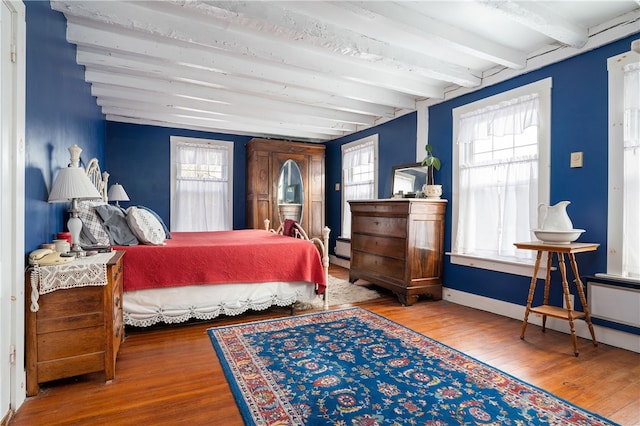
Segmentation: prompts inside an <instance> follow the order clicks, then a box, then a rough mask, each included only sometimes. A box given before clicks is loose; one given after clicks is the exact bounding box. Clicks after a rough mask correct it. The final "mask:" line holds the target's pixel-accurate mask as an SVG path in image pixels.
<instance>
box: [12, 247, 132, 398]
mask: <svg viewBox="0 0 640 426" xmlns="http://www.w3.org/2000/svg"><path fill="white" fill-rule="evenodd" d="M123 255H124V252H122V251H116V252H111V253H102V254H97V255H94V256H89V257H83V258H81V259H77V260H75V261H74V262H73V263H71V264H67V265H61V266H46V267H45V266H36V267H34V268H29V269H28V270H27V273H26V286H25V287H26V305H27V306H26V309H25V315H26V350H27V354H26V356H27V360H26V361H27V365H26V368H27V395H28V396H33V395H36V394H37V393H38V390H39V384H40V383H44V382H49V381H51V380H57V379H62V378H67V377H72V376H77V375H80V374H86V373H93V372H99V371H104V376H105V380H106V381H110V380H113V379H114V378H115V364H116V357H117V355H118V351H119V349H120V344H121V342H122V340H123V336H124V325H123V320H122V281H123V264H122V258H123ZM71 268H72V269H71ZM70 272H73V273H70Z"/></svg>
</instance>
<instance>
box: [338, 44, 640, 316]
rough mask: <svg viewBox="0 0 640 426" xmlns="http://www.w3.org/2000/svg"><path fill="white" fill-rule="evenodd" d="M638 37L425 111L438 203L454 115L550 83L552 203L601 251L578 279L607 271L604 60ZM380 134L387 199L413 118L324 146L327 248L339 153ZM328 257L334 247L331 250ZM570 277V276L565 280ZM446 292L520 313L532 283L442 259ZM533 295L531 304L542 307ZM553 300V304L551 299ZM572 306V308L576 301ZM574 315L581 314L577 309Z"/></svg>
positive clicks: (588, 258) (446, 193)
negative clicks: (576, 161) (577, 161)
mask: <svg viewBox="0 0 640 426" xmlns="http://www.w3.org/2000/svg"><path fill="white" fill-rule="evenodd" d="M637 37H638V36H637V35H635V36H631V37H627V38H625V39H623V40H620V41H617V42H614V43H611V44H609V45H606V46H603V47H601V48H599V49H595V50H593V51H590V52H587V53H584V54H582V55H579V56H576V57H573V58H570V59H567V60H564V61H562V62H559V63H556V64H553V65H549V66H547V67H544V68H542V69H540V70H536V71H533V72H530V73H528V74H525V75H522V76H519V77H515V78H513V79H510V80H508V81H505V82H502V83H499V84H496V85H494V86H491V87H488V88H484V89H482V90H479V91H477V92H474V93H471V94H468V95H465V96H461V97H459V98H456V99H453V100H451V101H448V102H443V103H441V104H438V105H435V106H432V107H430V108H429V143H430V144H431V145H433V147H434V152H436V153H437V155H438V157H439V158H440V159H441V161H442V168H441V169H440V171H439V172H438V175H437V177H436V180H437V181H438V182H439V183H442V184H443V198H446V199H449V200H451V185H452V173H451V172H452V170H451V164H452V125H453V123H452V110H453V108H456V107H459V106H461V105H465V104H467V103H470V102H474V101H477V100H479V99H483V98H486V97H488V96H492V95H495V94H498V93H502V92H504V91H507V90H510V89H513V88H516V87H520V86H522V85H526V84H528V83H532V82H535V81H538V80H541V79H544V78H548V77H552V79H553V88H552V95H551V96H552V98H551V188H550V189H551V192H550V194H551V200H550V201H551V203H552V204H555V203H556V202H558V201H561V200H570V201H571V205H570V206H569V207H568V213H569V215H570V217H571V219H572V222H573V224H574V226H575V227H576V228H583V229H586V230H587V232H585V233H584V234H583V235H582V236H581V241H589V242H595V243H599V244H600V248H599V249H598V250H597V252H594V253H582V254H579V255H578V256H577V260H578V265H579V268H580V275H581V276H585V275H593V274H595V273H597V272H604V271H605V270H606V253H607V247H606V243H607V173H608V167H607V149H608V132H607V128H608V115H607V108H608V98H607V96H608V92H607V86H608V73H607V58H609V57H611V56H615V55H617V54H620V53H623V52H626V51H628V50H629V48H630V43H631V41H632V40H634V39H637ZM375 133H378V134H379V135H380V138H379V151H380V152H379V154H380V155H379V168H380V187H379V194H378V195H379V196H380V198H386V197H388V196H389V194H390V185H391V184H390V180H391V167H392V166H394V165H397V164H403V163H410V162H413V161H415V146H416V116H415V114H411V115H409V116H404V117H400V118H398V119H396V120H393V121H391V122H388V123H385V124H382V125H380V126H377V127H375V128H372V129H367V130H366V131H362V132H359V133H357V134H354V135H350V136H348V137H345V138H341V139H338V140H335V141H332V142H329V143H328V144H327V188H328V189H329V191H328V193H327V222H328V224H329V226H330V227H331V229H332V235H333V241H335V237H336V236H337V235H339V230H340V227H341V225H340V203H341V201H340V193H339V192H337V191H333V187H334V183H336V182H340V179H341V178H340V176H341V171H340V158H341V153H340V146H341V145H342V144H344V143H347V142H351V141H353V140H357V139H360V138H364V137H366V136H369V135H371V134H375ZM573 151H582V152H584V165H583V167H582V168H576V169H571V168H570V167H569V159H570V153H571V152H573ZM446 223H447V225H446V231H445V251H450V250H451V226H450V224H451V206H449V207H448V209H447V215H446ZM331 247H332V249H333V247H334V243H332V244H331ZM558 275H559V272H558V271H556V272H554V273H552V282H553V284H552V287H553V286H558V288H552V295H553V296H552V298H551V302H552V303H554V304H561V303H562V301H561V300H560V296H561V294H562V292H561V290H560V288H559V286H560V284H559V283H560V279H559V276H558ZM569 276H572V275H571V272H569ZM444 284H445V286H447V287H449V288H453V289H457V290H460V291H464V292H468V293H473V294H478V295H482V296H486V297H490V298H494V299H498V300H503V301H507V302H512V303H516V304H520V305H524V304H525V303H526V300H527V292H528V289H529V284H530V278H527V277H522V276H516V275H510V274H504V273H498V272H492V271H486V270H482V269H477V268H470V267H466V266H459V265H453V264H451V262H450V258H449V257H448V256H445V267H444ZM538 293H539V292H537V293H536V299H535V303H541V300H539V299H541V294H538ZM554 298H555V299H554ZM576 302H577V300H576ZM577 308H578V309H581V306H580V304H579V303H577Z"/></svg>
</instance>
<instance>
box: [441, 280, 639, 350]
mask: <svg viewBox="0 0 640 426" xmlns="http://www.w3.org/2000/svg"><path fill="white" fill-rule="evenodd" d="M442 298H443V299H444V300H447V301H449V302H452V303H457V304H459V305H463V306H469V307H471V308H475V309H480V310H482V311H487V312H493V313H495V314H498V315H502V316H505V317H508V318H513V319H517V320H520V321H522V320H523V318H524V311H525V307H524V306H521V305H516V304H515V303H510V302H503V301H501V300H497V299H491V298H489V297H485V296H478V295H476V294H471V293H466V292H464V291H459V290H454V289H450V288H447V287H443V289H442ZM529 324H535V325H538V326H542V315H539V314H534V313H532V314H530V315H529ZM574 324H575V328H576V335H578V336H579V337H583V338H585V339H588V340H591V334H590V333H589V327H588V326H587V323H586V322H585V321H583V320H577V321H575V322H574ZM547 328H550V329H552V330H556V331H561V332H563V333H567V334H570V333H571V331H570V329H569V322H568V321H565V320H561V319H556V318H549V317H547ZM593 328H594V330H595V333H596V340H597V341H598V342H600V343H605V344H607V345H611V346H615V347H618V348H622V349H626V350H629V351H633V352H637V353H640V336H638V335H636V334H632V333H626V332H624V331H620V330H615V329H612V328H608V327H602V326H598V325H596V324H594V325H593ZM518 331H519V329H518ZM525 337H526V336H525Z"/></svg>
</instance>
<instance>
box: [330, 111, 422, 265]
mask: <svg viewBox="0 0 640 426" xmlns="http://www.w3.org/2000/svg"><path fill="white" fill-rule="evenodd" d="M417 117H418V115H417V113H415V112H413V113H411V114H407V115H404V116H402V117H399V118H396V119H395V120H392V121H389V122H387V123H385V124H381V125H379V126H376V127H373V128H371V129H367V130H363V131H362V132H358V133H355V134H353V135H349V136H345V137H343V138H340V139H336V140H334V141H331V142H328V143H327V144H326V146H327V149H326V152H325V155H326V161H325V163H326V174H325V176H326V188H327V190H326V191H327V192H326V222H327V226H328V227H329V228H331V244H330V249H331V252H333V251H334V247H335V241H336V238H337V237H339V236H340V234H341V232H342V218H341V214H342V213H341V209H342V192H341V191H335V190H334V188H335V184H336V183H341V182H342V149H341V147H342V145H344V144H346V143H349V142H353V141H356V140H358V139H362V138H365V137H367V136H371V135H374V134H376V133H377V134H378V198H389V197H390V196H391V169H392V168H393V166H397V165H399V164H408V163H415V161H416V126H417Z"/></svg>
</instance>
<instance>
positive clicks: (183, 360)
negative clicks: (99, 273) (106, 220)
mask: <svg viewBox="0 0 640 426" xmlns="http://www.w3.org/2000/svg"><path fill="white" fill-rule="evenodd" d="M331 274H332V275H334V276H337V277H340V278H346V277H347V274H348V272H347V270H345V269H342V268H339V267H335V266H332V267H331ZM378 290H379V291H380V292H381V293H382V297H381V298H379V299H376V300H373V301H369V302H365V303H362V304H359V306H362V307H364V308H367V309H369V310H371V311H372V312H376V313H378V314H380V315H383V316H385V317H387V318H389V319H391V320H393V321H396V322H398V323H400V324H403V325H405V326H407V327H409V328H411V329H413V330H416V331H418V332H420V333H423V334H425V335H427V336H429V337H431V338H434V339H436V340H438V341H440V342H442V343H444V344H446V345H448V346H451V347H453V348H456V349H458V350H460V351H462V352H464V353H466V354H468V355H470V356H472V357H474V358H476V359H478V360H480V361H483V362H485V363H487V364H489V365H491V366H493V367H496V368H498V369H500V370H502V371H504V372H507V373H509V374H511V375H513V376H515V377H517V378H519V379H522V380H524V381H526V382H528V383H530V384H533V385H535V386H538V387H540V388H543V389H545V390H547V391H549V392H551V393H553V394H554V395H556V396H558V397H560V398H563V399H565V400H567V401H569V402H571V403H574V404H576V405H579V406H581V407H583V408H585V409H587V410H590V411H593V412H595V413H597V414H599V415H601V416H604V417H606V418H609V419H610V420H613V421H615V422H617V423H620V424H622V425H640V354H637V353H634V352H631V351H626V350H623V349H619V348H614V347H611V346H608V345H604V344H599V345H598V347H593V346H592V344H591V342H590V341H589V340H585V339H579V340H578V343H579V346H578V349H579V351H580V356H579V357H574V356H573V347H572V345H571V338H570V337H569V336H568V335H567V334H563V333H560V332H556V331H552V330H548V331H547V332H546V333H542V331H541V329H540V327H537V326H534V325H529V326H528V327H527V334H526V340H524V341H523V340H521V339H520V330H521V322H520V321H517V320H513V319H509V318H505V317H502V316H499V315H495V314H492V313H489V312H484V311H480V310H476V309H471V308H468V307H464V306H460V305H456V304H453V303H449V302H446V301H438V302H433V301H428V300H420V301H419V302H418V303H416V304H414V305H413V306H410V307H403V306H401V305H400V304H399V303H398V301H397V299H396V298H395V297H393V295H391V294H390V293H388V292H386V290H383V289H378ZM287 315H289V310H288V309H285V308H276V309H271V310H268V311H264V312H259V313H247V314H244V315H242V316H239V317H232V318H228V317H227V318H218V319H216V320H214V321H209V322H206V323H204V322H203V323H196V324H189V325H181V326H164V327H159V328H150V329H136V330H128V333H127V339H126V340H125V342H124V343H123V345H122V347H121V350H120V354H119V356H118V361H117V365H116V378H115V380H114V381H112V382H111V383H104V376H103V375H102V374H89V375H85V376H80V377H75V378H72V379H66V380H59V381H56V382H52V383H48V384H45V385H43V386H42V389H41V391H40V393H39V394H38V395H37V396H34V397H31V398H28V399H27V400H26V402H25V403H24V404H23V405H22V407H21V408H20V409H19V410H18V412H17V413H16V415H15V416H14V418H13V419H12V420H11V422H10V425H12V426H20V425H29V426H32V425H71V424H73V425H96V424H104V425H107V424H108V425H140V424H153V425H164V424H167V425H182V424H189V425H205V424H206V425H210V424H216V425H225V426H226V425H242V424H243V422H242V418H241V416H240V412H239V411H238V409H237V407H236V404H235V401H234V399H233V396H232V394H231V391H230V389H229V386H228V384H227V381H226V380H225V378H224V375H223V373H222V369H221V366H220V363H219V362H218V358H217V356H216V354H215V351H214V350H213V347H212V345H211V342H210V340H209V337H208V335H207V329H208V328H210V327H213V326H216V325H223V324H229V323H237V322H246V321H254V320H261V319H266V318H275V317H282V316H287ZM596 337H597V335H596Z"/></svg>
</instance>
